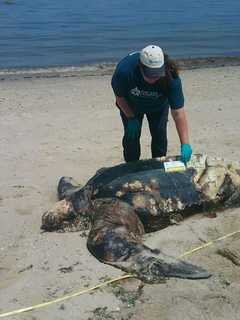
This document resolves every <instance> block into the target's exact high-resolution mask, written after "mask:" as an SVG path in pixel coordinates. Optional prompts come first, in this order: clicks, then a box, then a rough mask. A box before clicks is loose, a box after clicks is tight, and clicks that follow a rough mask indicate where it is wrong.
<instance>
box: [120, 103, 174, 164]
mask: <svg viewBox="0 0 240 320" xmlns="http://www.w3.org/2000/svg"><path fill="white" fill-rule="evenodd" d="M120 115H121V118H122V122H123V127H124V136H123V140H122V145H123V156H124V159H125V161H126V162H130V161H136V160H139V158H140V154H141V145H140V137H141V130H140V133H139V136H138V137H136V139H128V138H127V136H126V128H127V118H126V116H125V115H124V113H123V112H122V111H120ZM145 115H146V117H147V120H148V126H149V130H150V133H151V136H152V143H151V150H152V157H153V158H156V157H162V156H165V155H166V153H167V122H168V108H166V109H165V110H164V112H162V111H161V112H153V113H146V114H145ZM143 116H144V114H139V115H137V116H136V118H138V119H139V121H140V123H141V127H142V120H143Z"/></svg>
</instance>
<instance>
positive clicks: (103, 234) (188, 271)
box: [87, 199, 210, 283]
mask: <svg viewBox="0 0 240 320" xmlns="http://www.w3.org/2000/svg"><path fill="white" fill-rule="evenodd" d="M143 233H144V227H143V225H142V223H141V221H140V219H139V217H138V216H137V214H136V213H135V211H134V209H133V207H132V206H130V205H128V204H127V203H124V202H122V201H120V200H118V199H105V200H99V201H98V202H95V207H94V219H93V224H92V229H91V231H90V233H89V237H88V242H87V246H88V249H89V251H90V252H91V253H92V254H93V255H94V256H95V257H96V258H97V259H98V260H100V261H101V262H104V263H106V264H110V265H112V266H115V267H117V268H119V269H121V270H123V271H126V272H128V273H132V274H135V275H136V276H137V277H139V278H140V279H142V280H143V281H145V282H149V283H157V282H162V280H163V279H165V278H169V277H175V278H184V279H205V278H209V277H210V274H209V273H208V272H207V271H205V270H204V269H202V268H201V267H198V266H195V265H192V264H190V263H187V262H184V261H180V260H177V259H175V258H173V257H170V256H168V255H165V254H163V253H162V252H160V251H159V250H157V249H155V250H152V249H150V248H149V247H147V246H146V245H144V244H143V243H142V242H141V236H142V235H143Z"/></svg>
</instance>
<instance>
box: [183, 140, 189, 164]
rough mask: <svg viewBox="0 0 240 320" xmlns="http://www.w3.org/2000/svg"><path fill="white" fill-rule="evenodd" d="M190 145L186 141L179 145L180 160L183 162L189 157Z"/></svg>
mask: <svg viewBox="0 0 240 320" xmlns="http://www.w3.org/2000/svg"><path fill="white" fill-rule="evenodd" d="M191 155H192V147H191V145H190V144H188V143H183V144H182V145H181V161H182V162H184V163H185V164H186V163H187V162H188V161H189V160H190V159H191Z"/></svg>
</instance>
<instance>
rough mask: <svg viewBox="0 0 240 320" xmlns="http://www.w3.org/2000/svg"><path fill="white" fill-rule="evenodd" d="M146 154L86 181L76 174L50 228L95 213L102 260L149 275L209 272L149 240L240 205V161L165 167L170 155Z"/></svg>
mask: <svg viewBox="0 0 240 320" xmlns="http://www.w3.org/2000/svg"><path fill="white" fill-rule="evenodd" d="M170 158H171V159H172V160H176V159H177V157H168V158H160V159H150V160H140V161H137V162H131V163H124V164H120V165H117V166H114V167H110V168H104V169H101V170H99V171H98V172H97V173H96V174H95V175H94V176H93V177H92V178H91V179H90V180H89V181H88V182H87V183H86V185H85V186H84V187H81V186H79V185H78V184H77V183H75V182H74V180H73V179H72V178H69V177H62V178H61V179H60V181H59V184H58V197H59V200H60V201H59V202H57V203H56V205H55V206H54V207H53V208H52V209H51V210H49V211H47V212H46V213H44V215H43V217H42V229H44V230H46V231H53V230H57V229H66V228H70V227H75V228H76V226H79V225H80V224H81V222H82V221H85V220H86V217H88V218H89V220H90V224H91V229H90V232H89V236H88V241H87V247H88V249H89V251H90V252H91V253H92V254H93V255H94V256H95V257H96V258H97V259H98V260H100V261H101V262H104V263H107V264H110V265H113V266H115V267H118V268H120V269H122V270H124V271H127V272H131V273H135V274H136V275H137V276H138V277H139V278H141V279H143V280H145V281H148V282H158V281H160V280H161V279H162V278H163V277H179V278H188V279H201V278H207V277H209V276H210V274H209V273H208V272H207V271H205V270H204V269H202V268H200V267H198V266H194V265H192V264H190V263H187V262H184V261H180V260H178V259H175V258H173V257H170V256H167V255H165V254H163V253H162V252H161V251H160V250H158V249H150V248H149V247H147V246H146V245H144V244H143V243H142V241H141V236H142V235H143V234H144V233H145V232H148V231H153V230H157V229H161V228H164V227H166V226H168V225H169V224H171V223H172V222H173V221H174V220H176V219H177V220H179V219H182V218H184V217H186V216H189V215H190V214H194V213H196V212H201V211H204V210H208V209H209V208H216V207H217V208H221V207H225V206H239V205H240V164H238V163H236V164H230V163H227V162H226V161H224V160H221V159H217V158H210V157H207V156H205V155H193V156H192V159H191V161H190V162H189V163H188V165H187V169H186V170H185V171H182V172H165V171H164V168H163V163H164V161H166V160H168V161H169V159H170Z"/></svg>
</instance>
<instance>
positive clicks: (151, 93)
mask: <svg viewBox="0 0 240 320" xmlns="http://www.w3.org/2000/svg"><path fill="white" fill-rule="evenodd" d="M111 84H112V88H113V91H114V93H115V95H116V96H119V97H125V98H126V100H127V101H128V103H129V105H130V107H131V108H132V109H133V111H134V112H135V113H148V112H154V111H161V110H162V111H163V110H165V108H169V106H170V107H171V109H179V108H182V107H183V106H184V96H183V92H182V84H181V79H180V78H179V77H177V78H174V79H172V80H171V82H170V84H169V90H168V91H167V93H166V90H165V92H164V89H163V88H161V87H160V84H159V83H158V82H157V83H154V84H149V83H147V82H146V81H145V80H144V78H143V76H142V74H141V71H140V67H139V52H135V53H132V54H129V55H128V56H127V57H125V58H123V59H122V60H121V61H120V62H119V63H118V65H117V67H116V70H115V72H114V74H113V77H112V83H111Z"/></svg>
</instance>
